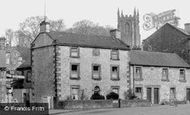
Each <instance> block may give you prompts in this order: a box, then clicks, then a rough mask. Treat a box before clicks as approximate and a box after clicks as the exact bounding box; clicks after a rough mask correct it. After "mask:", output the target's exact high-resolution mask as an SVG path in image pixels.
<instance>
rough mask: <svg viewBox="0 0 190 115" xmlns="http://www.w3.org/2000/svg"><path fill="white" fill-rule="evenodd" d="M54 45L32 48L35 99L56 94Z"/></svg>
mask: <svg viewBox="0 0 190 115" xmlns="http://www.w3.org/2000/svg"><path fill="white" fill-rule="evenodd" d="M54 54H55V53H54V47H53V46H50V47H45V48H38V49H34V50H32V76H33V77H32V82H33V83H34V85H33V86H34V87H33V88H34V89H33V90H32V92H33V93H32V94H33V101H37V102H39V101H41V100H42V98H43V97H46V96H54V95H55V69H54V68H55V67H54V66H55V65H54V60H55V59H54V56H55V55H54Z"/></svg>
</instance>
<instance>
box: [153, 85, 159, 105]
mask: <svg viewBox="0 0 190 115" xmlns="http://www.w3.org/2000/svg"><path fill="white" fill-rule="evenodd" d="M154 104H159V88H154Z"/></svg>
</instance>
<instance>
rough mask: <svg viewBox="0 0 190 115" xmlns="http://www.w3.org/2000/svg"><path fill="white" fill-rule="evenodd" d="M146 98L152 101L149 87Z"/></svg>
mask: <svg viewBox="0 0 190 115" xmlns="http://www.w3.org/2000/svg"><path fill="white" fill-rule="evenodd" d="M147 100H148V101H149V102H152V90H151V88H150V87H148V88H147Z"/></svg>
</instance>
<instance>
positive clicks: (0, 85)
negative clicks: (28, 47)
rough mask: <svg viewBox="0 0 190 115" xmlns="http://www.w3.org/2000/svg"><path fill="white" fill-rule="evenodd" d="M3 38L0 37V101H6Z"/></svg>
mask: <svg viewBox="0 0 190 115" xmlns="http://www.w3.org/2000/svg"><path fill="white" fill-rule="evenodd" d="M4 48H5V38H2V37H1V38H0V102H6V96H7V88H6V58H5V57H6V53H5V49H4Z"/></svg>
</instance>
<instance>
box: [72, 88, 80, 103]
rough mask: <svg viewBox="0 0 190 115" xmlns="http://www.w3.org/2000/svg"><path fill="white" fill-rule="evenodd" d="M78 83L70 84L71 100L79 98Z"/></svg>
mask: <svg viewBox="0 0 190 115" xmlns="http://www.w3.org/2000/svg"><path fill="white" fill-rule="evenodd" d="M79 90H80V86H79V85H72V86H71V98H72V100H79Z"/></svg>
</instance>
